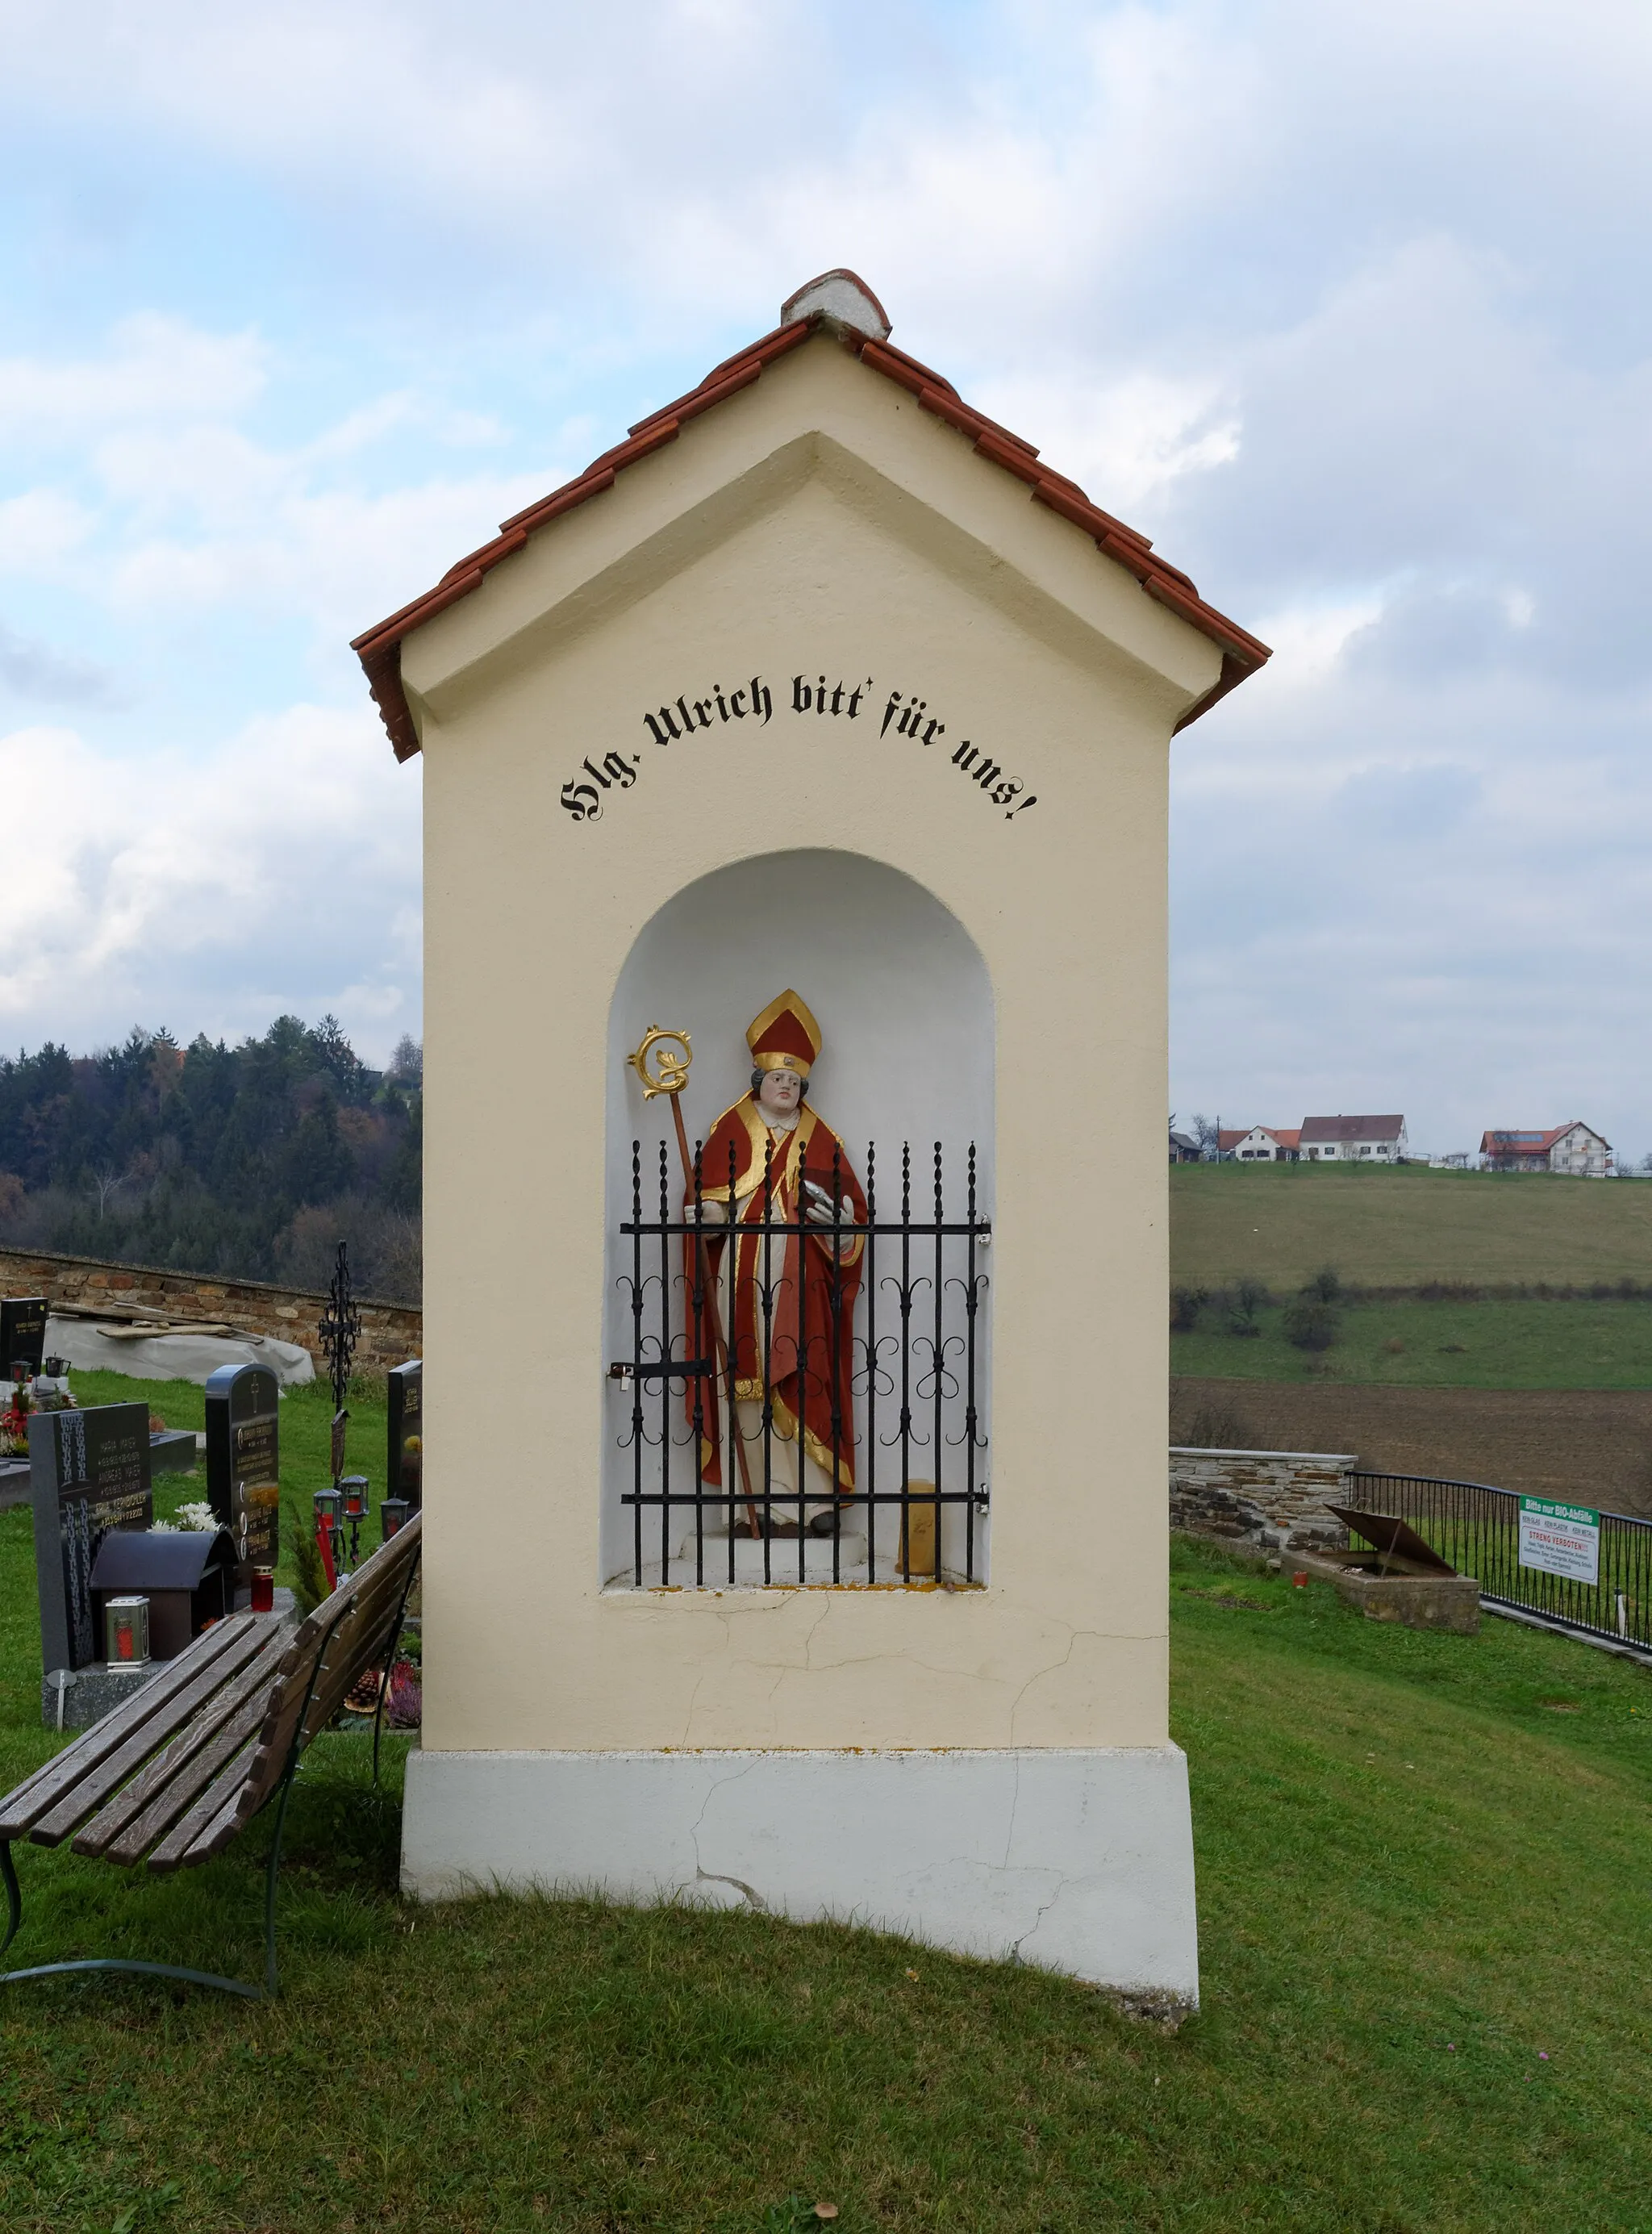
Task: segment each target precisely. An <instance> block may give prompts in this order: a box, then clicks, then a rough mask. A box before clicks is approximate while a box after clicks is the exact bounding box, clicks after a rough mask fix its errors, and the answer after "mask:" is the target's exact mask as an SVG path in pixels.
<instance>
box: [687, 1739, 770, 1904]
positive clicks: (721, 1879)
mask: <svg viewBox="0 0 1652 2234" xmlns="http://www.w3.org/2000/svg"><path fill="white" fill-rule="evenodd" d="M759 1758H760V1759H761V1756H759ZM757 1765H758V1762H757V1760H748V1762H747V1763H746V1766H745V1767H743V1768H735V1769H731V1770H730V1771H729V1773H728V1775H726V1776H714V1777H713V1778H712V1780H711V1781H710V1783H709V1784H708V1786H707V1787H706V1796H705V1798H704V1799H703V1800H702V1801H701V1803H700V1813H698V1814H697V1815H696V1816H695V1819H694V1823H693V1825H692V1826H691V1828H690V1830H689V1839H690V1840H691V1841H692V1842H693V1845H694V1873H695V1878H696V1880H698V1881H703V1882H705V1883H707V1884H709V1885H737V1886H738V1887H739V1889H740V1891H741V1892H743V1893H744V1894H745V1896H746V1898H747V1899H748V1901H749V1902H750V1903H751V1904H752V1906H753V1907H754V1909H756V1910H757V1911H759V1912H760V1913H761V1914H763V1915H767V1912H768V1911H767V1905H766V1904H765V1903H764V1901H763V1899H762V1897H761V1894H758V1893H755V1892H754V1891H753V1890H752V1888H751V1887H750V1885H747V1884H746V1883H745V1882H744V1881H743V1879H741V1878H731V1877H728V1876H726V1875H725V1874H724V1873H723V1872H722V1871H719V1870H708V1869H707V1867H706V1866H705V1864H704V1863H703V1862H702V1859H701V1858H700V1832H701V1828H702V1825H703V1824H704V1822H705V1819H706V1811H707V1810H708V1808H709V1806H711V1803H712V1801H713V1800H715V1798H716V1796H717V1794H718V1793H720V1792H721V1791H722V1788H723V1787H724V1785H726V1784H738V1783H739V1781H740V1780H741V1777H742V1776H749V1775H750V1774H751V1773H752V1771H753V1769H754V1768H755V1767H757Z"/></svg>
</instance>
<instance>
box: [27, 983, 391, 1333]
mask: <svg viewBox="0 0 1652 2234" xmlns="http://www.w3.org/2000/svg"><path fill="white" fill-rule="evenodd" d="M422 1154H423V1060H422V1054H421V1048H419V1046H418V1044H417V1043H416V1042H415V1041H413V1040H412V1039H410V1038H404V1039H403V1040H402V1042H401V1044H400V1045H399V1046H398V1048H396V1050H395V1055H393V1057H392V1058H391V1061H390V1063H389V1067H388V1068H386V1069H384V1070H382V1071H379V1070H374V1069H372V1068H369V1066H368V1065H367V1064H366V1063H364V1062H362V1060H361V1058H360V1057H359V1056H358V1055H356V1051H355V1049H354V1048H352V1047H351V1045H350V1043H349V1040H348V1039H347V1038H346V1037H345V1035H344V1033H343V1030H342V1029H340V1027H339V1024H338V1022H337V1021H336V1018H334V1017H332V1016H323V1019H322V1021H321V1022H320V1023H319V1024H317V1025H314V1026H311V1025H309V1024H306V1023H304V1022H301V1021H300V1020H299V1018H297V1016H280V1017H278V1018H277V1020H276V1022H274V1023H273V1024H271V1027H270V1029H269V1030H268V1031H267V1032H266V1033H265V1034H264V1036H263V1037H262V1038H261V1039H260V1038H250V1039H246V1040H243V1041H242V1042H241V1043H240V1044H239V1045H238V1046H236V1047H230V1046H228V1045H226V1044H225V1042H223V1041H222V1040H218V1041H213V1040H210V1039H208V1038H207V1037H206V1035H205V1034H202V1035H199V1037H197V1038H196V1039H194V1040H192V1041H191V1042H190V1043H189V1045H188V1046H187V1047H184V1046H180V1044H179V1043H178V1042H177V1041H176V1040H174V1039H173V1036H172V1035H171V1033H169V1032H167V1031H156V1032H148V1031H144V1030H142V1029H135V1028H134V1030H133V1031H132V1032H131V1033H130V1034H128V1035H127V1039H126V1040H125V1041H124V1042H122V1044H121V1046H119V1047H114V1048H104V1049H103V1050H102V1051H101V1053H98V1054H95V1055H70V1053H69V1050H68V1048H64V1047H60V1046H57V1045H55V1044H53V1043H52V1042H48V1043H47V1044H46V1045H45V1046H44V1047H42V1048H39V1049H38V1050H37V1051H36V1053H34V1054H32V1055H29V1054H26V1053H23V1054H19V1055H16V1057H14V1058H5V1057H0V1242H3V1243H4V1244H9V1245H10V1246H12V1247H33V1248H37V1249H55V1250H62V1251H68V1252H70V1253H72V1254H75V1255H78V1256H86V1257H107V1258H112V1259H114V1260H116V1261H122V1262H126V1263H130V1264H158V1265H162V1266H165V1267H167V1268H168V1269H174V1270H177V1271H191V1272H210V1273H217V1274H219V1275H222V1276H225V1277H230V1278H239V1279H258V1280H276V1281H281V1282H284V1283H287V1284H291V1285H292V1286H295V1287H310V1288H315V1287H324V1286H325V1285H326V1284H327V1279H328V1277H329V1275H330V1269H331V1262H332V1257H333V1252H334V1250H335V1249H336V1245H337V1243H338V1241H339V1240H340V1238H347V1239H348V1240H349V1244H350V1263H351V1268H352V1271H354V1274H355V1277H356V1286H357V1289H358V1290H361V1291H363V1292H365V1293H368V1294H376V1295H382V1296H388V1297H394V1298H395V1299H397V1300H405V1301H409V1302H411V1301H416V1300H417V1299H418V1297H419V1294H420V1257H421V1233H420V1190H421V1163H422Z"/></svg>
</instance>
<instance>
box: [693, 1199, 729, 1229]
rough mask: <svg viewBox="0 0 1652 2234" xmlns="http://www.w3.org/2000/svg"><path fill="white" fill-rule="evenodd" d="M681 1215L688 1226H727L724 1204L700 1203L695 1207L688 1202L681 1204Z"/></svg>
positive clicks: (726, 1208)
mask: <svg viewBox="0 0 1652 2234" xmlns="http://www.w3.org/2000/svg"><path fill="white" fill-rule="evenodd" d="M682 1215H683V1217H684V1218H685V1219H686V1220H687V1222H688V1223H689V1225H696V1224H697V1225H728V1204H727V1203H726V1202H702V1203H701V1204H699V1205H697V1207H696V1205H695V1203H694V1202H693V1201H692V1200H690V1201H688V1202H685V1203H684V1204H683V1205H682Z"/></svg>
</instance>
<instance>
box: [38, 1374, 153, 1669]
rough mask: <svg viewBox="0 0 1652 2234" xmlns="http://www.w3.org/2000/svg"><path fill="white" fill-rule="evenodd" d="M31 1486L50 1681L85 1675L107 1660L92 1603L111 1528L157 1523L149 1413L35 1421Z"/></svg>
mask: <svg viewBox="0 0 1652 2234" xmlns="http://www.w3.org/2000/svg"><path fill="white" fill-rule="evenodd" d="M29 1492H30V1494H31V1496H32V1498H33V1500H34V1507H35V1572H36V1579H37V1582H38V1585H39V1591H40V1643H41V1652H42V1657H43V1660H44V1662H45V1666H46V1669H47V1672H48V1674H49V1673H50V1671H51V1670H52V1669H54V1668H84V1667H86V1666H88V1664H89V1663H90V1662H93V1661H95V1660H99V1659H101V1657H102V1654H101V1649H100V1648H101V1642H102V1640H101V1638H100V1637H99V1636H98V1635H97V1628H96V1623H95V1617H94V1616H95V1609H94V1606H93V1603H92V1562H93V1561H94V1560H95V1558H96V1557H97V1551H98V1546H99V1545H100V1544H101V1542H102V1541H103V1538H104V1537H105V1536H106V1535H108V1532H109V1530H110V1529H111V1528H147V1527H148V1525H149V1524H150V1522H151V1521H152V1520H153V1519H154V1506H153V1500H152V1499H151V1497H150V1494H149V1408H148V1406H147V1404H94V1405H91V1406H88V1408H87V1409H86V1410H84V1411H80V1412H35V1413H31V1414H30V1415H29Z"/></svg>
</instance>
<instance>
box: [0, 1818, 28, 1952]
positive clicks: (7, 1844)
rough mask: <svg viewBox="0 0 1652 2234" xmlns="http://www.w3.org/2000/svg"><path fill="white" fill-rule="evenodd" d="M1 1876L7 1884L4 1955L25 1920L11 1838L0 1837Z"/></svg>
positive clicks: (0, 1946)
mask: <svg viewBox="0 0 1652 2234" xmlns="http://www.w3.org/2000/svg"><path fill="white" fill-rule="evenodd" d="M0 1878H4V1879H5V1885H6V1911H7V1918H6V1936H5V1937H4V1938H3V1939H0V1955H3V1954H4V1953H5V1951H6V1950H7V1948H8V1947H10V1944H11V1943H12V1941H13V1940H14V1939H15V1938H16V1936H17V1926H18V1925H19V1924H21V1923H22V1922H23V1890H22V1887H21V1886H20V1885H18V1883H17V1871H16V1865H15V1864H14V1863H13V1861H12V1858H11V1841H10V1839H0Z"/></svg>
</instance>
